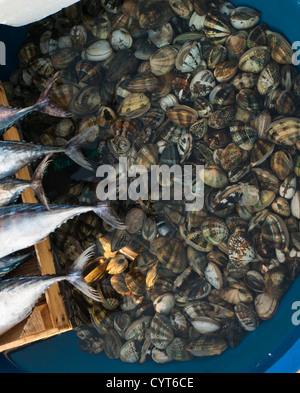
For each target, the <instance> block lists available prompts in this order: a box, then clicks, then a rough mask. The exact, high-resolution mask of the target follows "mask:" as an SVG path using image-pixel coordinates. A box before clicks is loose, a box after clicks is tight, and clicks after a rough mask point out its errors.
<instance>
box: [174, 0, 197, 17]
mask: <svg viewBox="0 0 300 393" xmlns="http://www.w3.org/2000/svg"><path fill="white" fill-rule="evenodd" d="M169 4H170V7H171V9H172V10H173V12H174V13H175V14H176V15H178V16H180V17H181V18H183V19H189V18H190V16H191V14H192V12H193V10H194V7H193V3H192V1H191V0H169Z"/></svg>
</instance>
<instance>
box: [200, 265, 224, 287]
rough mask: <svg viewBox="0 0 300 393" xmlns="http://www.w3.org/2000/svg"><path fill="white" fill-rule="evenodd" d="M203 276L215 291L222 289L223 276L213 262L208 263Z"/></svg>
mask: <svg viewBox="0 0 300 393" xmlns="http://www.w3.org/2000/svg"><path fill="white" fill-rule="evenodd" d="M204 276H205V278H206V280H207V281H208V282H209V283H210V284H211V286H212V287H214V288H215V289H218V290H220V289H222V288H223V285H224V280H223V275H222V273H221V271H220V269H219V268H218V266H217V265H216V264H215V263H213V262H208V264H207V266H206V268H205V270H204Z"/></svg>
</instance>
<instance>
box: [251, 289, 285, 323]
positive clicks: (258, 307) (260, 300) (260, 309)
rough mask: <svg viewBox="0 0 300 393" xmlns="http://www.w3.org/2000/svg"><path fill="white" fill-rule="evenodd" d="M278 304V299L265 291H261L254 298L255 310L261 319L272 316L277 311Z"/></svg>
mask: <svg viewBox="0 0 300 393" xmlns="http://www.w3.org/2000/svg"><path fill="white" fill-rule="evenodd" d="M278 304H279V303H278V300H276V299H274V298H273V297H272V296H270V295H268V294H267V293H261V294H259V295H257V296H256V298H255V299H254V305H255V311H256V313H257V315H258V316H259V318H261V319H262V320H268V319H271V318H273V317H274V315H275V313H276V311H277V308H278Z"/></svg>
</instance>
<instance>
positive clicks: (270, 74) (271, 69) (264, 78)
mask: <svg viewBox="0 0 300 393" xmlns="http://www.w3.org/2000/svg"><path fill="white" fill-rule="evenodd" d="M279 83H280V68H279V65H278V63H276V62H274V61H271V62H270V63H269V64H268V65H267V66H266V67H265V68H264V69H263V70H262V71H261V73H260V75H259V78H258V82H257V89H258V92H259V94H261V95H265V94H268V93H269V92H270V91H271V90H273V89H276V87H278V86H279Z"/></svg>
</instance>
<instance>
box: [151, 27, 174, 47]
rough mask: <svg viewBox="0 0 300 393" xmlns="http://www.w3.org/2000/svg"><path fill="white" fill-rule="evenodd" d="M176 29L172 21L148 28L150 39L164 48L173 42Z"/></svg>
mask: <svg viewBox="0 0 300 393" xmlns="http://www.w3.org/2000/svg"><path fill="white" fill-rule="evenodd" d="M173 35H174V30H173V28H172V25H171V24H170V23H166V24H164V25H162V26H160V27H158V28H156V29H150V30H148V37H149V40H150V41H151V42H152V44H154V45H155V46H156V47H157V48H162V47H163V46H165V45H168V44H170V43H171V42H172V39H173Z"/></svg>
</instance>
